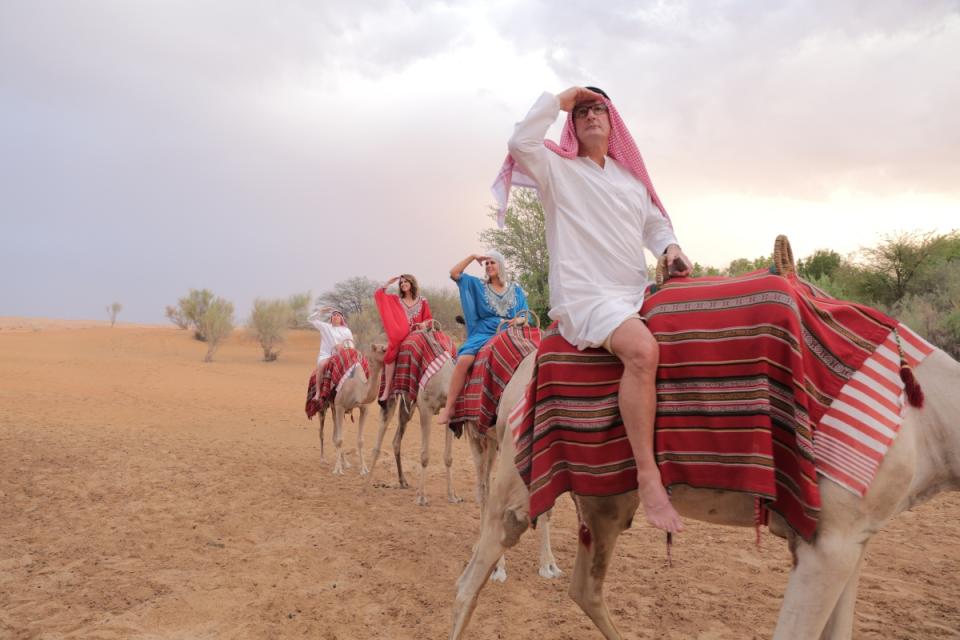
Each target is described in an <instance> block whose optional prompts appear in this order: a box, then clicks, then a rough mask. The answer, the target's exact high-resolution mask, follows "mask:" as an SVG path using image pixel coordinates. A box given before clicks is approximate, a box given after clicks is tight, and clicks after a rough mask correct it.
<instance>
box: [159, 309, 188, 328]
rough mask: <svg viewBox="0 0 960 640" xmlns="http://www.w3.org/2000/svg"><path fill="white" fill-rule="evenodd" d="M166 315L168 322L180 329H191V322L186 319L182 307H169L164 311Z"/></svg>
mask: <svg viewBox="0 0 960 640" xmlns="http://www.w3.org/2000/svg"><path fill="white" fill-rule="evenodd" d="M163 313H164V315H165V316H167V320H169V321H170V322H172V323H173V324H175V325H177V327H179V328H180V329H189V328H190V321H189V320H187V319H186V317H184V315H183V311H181V309H180V306H179V305H178V306H176V307H174V306H173V305H169V304H168V305H167V306H166V308H165V309H164V312H163Z"/></svg>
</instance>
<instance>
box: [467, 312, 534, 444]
mask: <svg viewBox="0 0 960 640" xmlns="http://www.w3.org/2000/svg"><path fill="white" fill-rule="evenodd" d="M539 346H540V329H538V328H536V327H530V326H524V327H510V328H509V329H507V330H506V331H501V332H500V333H498V334H497V335H495V336H494V337H493V338H491V339H490V341H489V342H488V343H487V344H485V345H484V346H483V348H482V349H480V351H479V352H478V353H477V358H476V360H474V361H473V366H472V367H471V368H470V377H469V378H468V379H467V384H466V385H465V386H464V388H463V391H462V392H461V393H460V395H459V396H458V397H457V404H456V406H455V408H454V414H453V418H451V420H450V424H451V425H454V424H457V423H461V422H473V423H475V424H476V425H477V429H478V430H479V431H480V433H486V432H487V430H488V429H489V428H490V427H492V426H494V425H495V424H496V423H497V407H498V406H499V405H500V396H501V395H503V389H504V387H506V386H507V383H508V382H510V379H511V378H512V377H513V373H514V371H516V370H517V367H519V366H520V363H521V362H522V361H523V359H524V358H525V357H527V356H528V355H529V354H531V353H533V352H534V351H536V350H537V347H539Z"/></svg>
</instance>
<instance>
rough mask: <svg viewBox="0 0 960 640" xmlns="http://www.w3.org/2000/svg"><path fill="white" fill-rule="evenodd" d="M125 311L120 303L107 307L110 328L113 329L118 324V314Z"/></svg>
mask: <svg viewBox="0 0 960 640" xmlns="http://www.w3.org/2000/svg"><path fill="white" fill-rule="evenodd" d="M122 310H123V305H122V304H120V303H119V302H114V303H113V304H111V305H107V315H108V316H110V327H111V328H112V327H113V325H114V324H116V322H117V314H118V313H120V312H121V311H122Z"/></svg>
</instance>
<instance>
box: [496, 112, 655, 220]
mask: <svg viewBox="0 0 960 640" xmlns="http://www.w3.org/2000/svg"><path fill="white" fill-rule="evenodd" d="M601 99H602V100H603V102H604V104H606V105H607V109H608V114H609V116H610V140H609V143H608V147H607V155H609V156H610V157H611V158H613V159H614V160H616V161H617V162H619V163H620V164H622V165H623V166H624V167H626V168H627V170H628V171H629V172H630V173H632V174H633V175H634V176H635V177H636V178H637V180H639V181H640V182H641V183H643V186H644V187H646V188H647V192H648V193H649V194H650V199H651V200H652V201H653V203H654V204H655V205H657V207H658V208H659V209H660V213H662V214H663V216H664V217H665V218H666V219H667V220H670V216H669V215H667V210H666V209H665V208H664V206H663V203H662V202H660V196H658V195H657V192H656V190H654V188H653V182H651V180H650V174H649V173H647V167H646V165H645V164H644V163H643V157H642V156H641V155H640V150H639V149H638V148H637V143H636V142H634V141H633V136H631V135H630V131H629V130H628V129H627V125H626V123H624V121H623V118H621V117H620V113H619V112H617V108H616V107H614V106H613V103H612V102H610V100H608V99H607V98H603V97H602V96H601ZM543 144H544V146H546V147H547V149H550V151H553V152H554V153H556V154H557V155H559V156H562V157H564V158H571V159H572V158H576V157H577V155H578V154H579V150H580V143H579V141H578V140H577V130H576V129H575V128H574V124H573V112H572V111H571V112H569V113H567V122H566V124H565V125H564V127H563V133H562V134H561V136H560V144H557V143H556V142H554V141H553V140H544V141H543ZM513 185H516V186H518V187H532V188H534V189H536V188H537V185H536V183H535V182H534V181H533V179H531V178H530V177H529V176H527V175H526V174H524V173H523V171H522V170H521V169H520V168H519V167H518V166H517V162H516V160H514V159H513V157H512V156H511V155H510V154H507V157H506V159H505V160H504V161H503V165H502V166H501V167H500V173H498V174H497V178H496V180H494V181H493V186H492V187H491V188H490V189H491V191H493V197H494V198H495V199H496V201H497V224H498V225H499V226H500V227H501V228H502V227H503V224H504V219H505V216H506V213H507V205H508V204H509V200H510V187H511V186H513Z"/></svg>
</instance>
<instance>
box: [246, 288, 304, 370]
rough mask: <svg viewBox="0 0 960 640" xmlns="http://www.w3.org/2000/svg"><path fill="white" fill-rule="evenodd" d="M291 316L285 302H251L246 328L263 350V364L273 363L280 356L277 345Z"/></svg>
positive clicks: (288, 324) (258, 300)
mask: <svg viewBox="0 0 960 640" xmlns="http://www.w3.org/2000/svg"><path fill="white" fill-rule="evenodd" d="M292 315H293V313H292V311H291V309H290V304H289V303H288V302H286V301H285V300H261V299H260V298H257V299H256V300H254V301H253V312H252V313H251V314H250V321H249V322H248V323H247V327H248V329H249V330H250V333H251V334H253V335H254V336H255V337H256V339H257V341H258V342H259V343H260V346H261V347H262V348H263V360H264V362H273V361H274V360H276V359H277V356H278V355H280V351H279V348H278V347H279V345H280V344H282V343H283V340H284V335H285V334H286V332H287V328H288V327H289V326H290V318H291V316H292Z"/></svg>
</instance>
